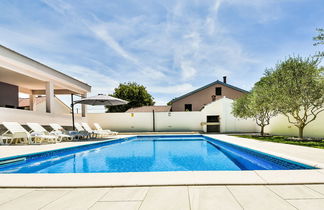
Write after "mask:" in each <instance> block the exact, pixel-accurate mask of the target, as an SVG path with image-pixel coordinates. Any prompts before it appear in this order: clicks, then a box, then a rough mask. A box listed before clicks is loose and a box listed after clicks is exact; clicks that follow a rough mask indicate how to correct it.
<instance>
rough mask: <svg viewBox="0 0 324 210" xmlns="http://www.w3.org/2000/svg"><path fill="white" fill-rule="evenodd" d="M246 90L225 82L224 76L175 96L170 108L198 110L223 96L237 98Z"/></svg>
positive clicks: (174, 109) (173, 109)
mask: <svg viewBox="0 0 324 210" xmlns="http://www.w3.org/2000/svg"><path fill="white" fill-rule="evenodd" d="M246 93H248V91H246V90H243V89H241V88H238V87H235V86H232V85H229V84H227V82H226V77H223V82H221V81H219V80H217V81H215V82H212V83H210V84H208V85H206V86H203V87H201V88H199V89H197V90H194V91H191V92H189V93H187V94H185V95H182V96H180V97H178V98H175V99H173V100H172V101H171V110H172V111H173V112H174V111H176V112H177V111H178V112H179V111H200V110H201V109H202V108H204V106H205V105H207V104H209V103H211V102H212V101H216V100H218V99H221V98H223V97H224V96H225V97H226V98H229V99H233V100H234V99H237V98H239V97H241V96H242V95H244V94H246Z"/></svg>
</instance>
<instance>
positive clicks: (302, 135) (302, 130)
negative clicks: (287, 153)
mask: <svg viewBox="0 0 324 210" xmlns="http://www.w3.org/2000/svg"><path fill="white" fill-rule="evenodd" d="M298 129H299V136H298V137H299V138H300V139H302V138H303V137H304V127H299V128H298Z"/></svg>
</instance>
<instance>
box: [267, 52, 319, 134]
mask: <svg viewBox="0 0 324 210" xmlns="http://www.w3.org/2000/svg"><path fill="white" fill-rule="evenodd" d="M318 64H319V59H316V58H301V57H290V58H288V59H287V60H285V61H283V62H281V63H279V64H278V65H277V66H276V68H275V69H273V70H269V71H267V72H266V75H267V76H266V77H267V78H269V80H270V81H271V86H270V87H271V88H270V89H271V91H273V93H274V100H275V103H273V106H274V109H276V110H278V111H279V112H280V113H282V114H284V115H285V116H287V118H288V121H289V122H290V123H291V124H293V125H295V126H296V127H297V128H299V137H300V138H302V137H303V130H304V128H305V126H306V125H308V124H309V123H310V122H312V121H314V120H315V119H316V117H317V115H318V114H319V113H320V112H322V111H324V80H323V73H324V69H323V68H319V67H318Z"/></svg>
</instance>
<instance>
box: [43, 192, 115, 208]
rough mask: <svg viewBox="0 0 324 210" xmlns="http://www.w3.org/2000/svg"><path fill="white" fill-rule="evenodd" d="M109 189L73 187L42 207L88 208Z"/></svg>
mask: <svg viewBox="0 0 324 210" xmlns="http://www.w3.org/2000/svg"><path fill="white" fill-rule="evenodd" d="M109 190H110V189H100V188H98V189H75V190H72V191H71V192H69V193H67V194H65V195H64V196H63V197H61V198H59V199H57V200H55V201H54V202H52V203H50V204H48V205H46V206H45V207H44V208H42V209H46V210H49V209H53V210H57V209H75V210H79V209H80V210H81V209H88V208H89V207H91V206H92V205H93V204H94V203H95V202H96V201H98V200H99V199H100V198H101V197H102V196H103V195H104V194H105V193H107V192H108V191H109Z"/></svg>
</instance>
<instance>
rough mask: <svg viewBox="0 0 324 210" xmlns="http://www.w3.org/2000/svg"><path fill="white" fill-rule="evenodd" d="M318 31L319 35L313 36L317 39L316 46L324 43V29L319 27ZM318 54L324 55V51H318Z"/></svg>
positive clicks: (318, 55) (319, 55)
mask: <svg viewBox="0 0 324 210" xmlns="http://www.w3.org/2000/svg"><path fill="white" fill-rule="evenodd" d="M316 31H317V32H318V35H317V36H315V37H313V40H314V41H315V43H314V46H317V45H324V29H322V28H318V29H316ZM316 56H317V57H324V52H323V51H322V52H318V53H317V55H316Z"/></svg>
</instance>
